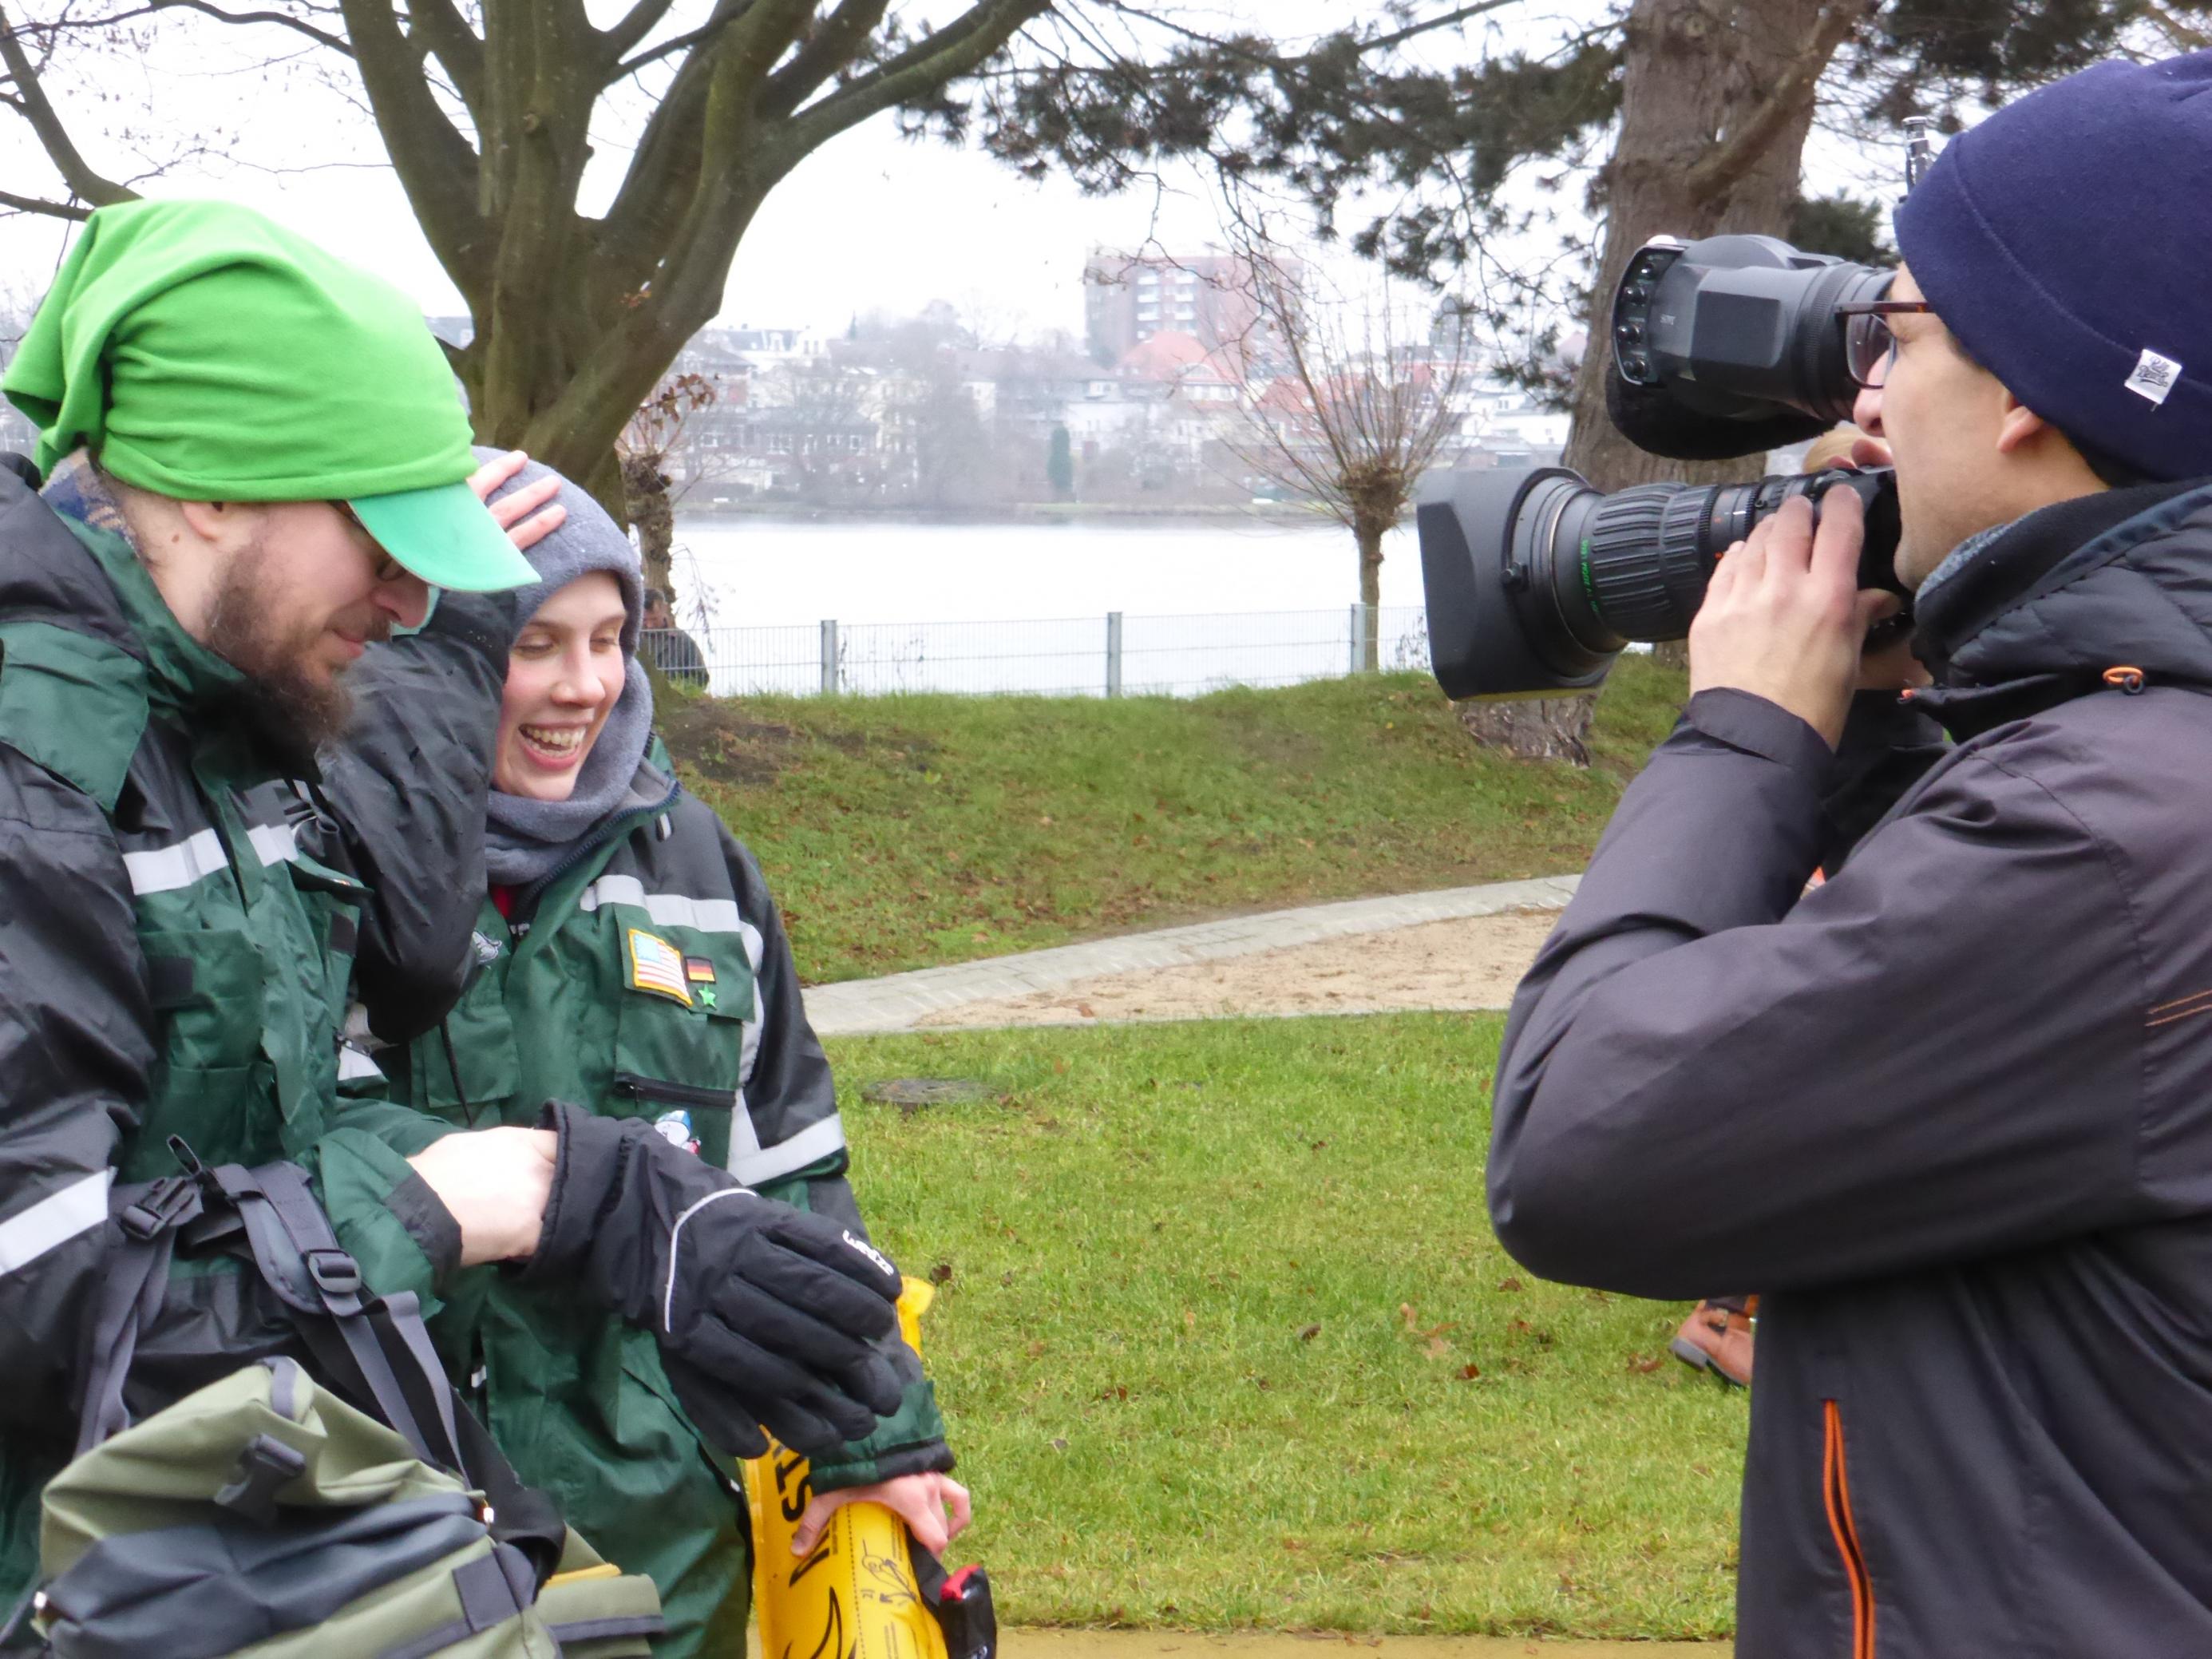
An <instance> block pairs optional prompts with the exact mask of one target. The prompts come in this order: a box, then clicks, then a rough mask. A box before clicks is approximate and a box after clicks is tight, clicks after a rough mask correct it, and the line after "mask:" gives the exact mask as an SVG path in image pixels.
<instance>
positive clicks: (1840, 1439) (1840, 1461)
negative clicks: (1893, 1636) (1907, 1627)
mask: <svg viewBox="0 0 2212 1659" xmlns="http://www.w3.org/2000/svg"><path fill="white" fill-rule="evenodd" d="M1822 1403H1823V1407H1824V1409H1825V1411H1826V1417H1827V1435H1826V1450H1825V1452H1824V1454H1823V1455H1822V1459H1821V1485H1822V1486H1823V1487H1824V1489H1825V1492H1826V1498H1827V1503H1828V1530H1829V1532H1830V1533H1832V1534H1834V1537H1835V1540H1836V1553H1837V1554H1838V1555H1839V1556H1841V1557H1842V1558H1843V1563H1844V1577H1846V1578H1848V1579H1850V1585H1851V1659H1874V1582H1873V1580H1872V1579H1870V1578H1869V1577H1868V1576H1867V1565H1866V1554H1865V1553H1864V1552H1863V1550H1861V1549H1860V1548H1859V1529H1858V1522H1857V1521H1856V1520H1854V1519H1853V1518H1852V1516H1851V1481H1850V1474H1849V1472H1848V1471H1847V1470H1846V1469H1845V1468H1844V1414H1843V1412H1842V1410H1841V1409H1840V1408H1839V1407H1838V1406H1837V1404H1836V1402H1835V1401H1832V1400H1830V1401H1824V1402H1822Z"/></svg>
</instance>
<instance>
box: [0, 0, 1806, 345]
mask: <svg viewBox="0 0 2212 1659" xmlns="http://www.w3.org/2000/svg"><path fill="white" fill-rule="evenodd" d="M1600 3H1601V0H1571V3H1570V5H1569V6H1568V7H1567V8H1565V9H1566V10H1570V11H1574V12H1589V11H1595V9H1597V7H1598V5H1599V4H1600ZM600 9H602V7H601V6H599V5H598V4H595V5H594V12H595V15H596V13H597V12H598V11H599V10H600ZM1344 11H1345V6H1344V0H1218V3H1216V4H1215V5H1214V6H1213V7H1212V8H1211V9H1203V10H1200V9H1192V10H1191V11H1189V12H1187V13H1186V14H1185V15H1191V16H1194V17H1198V18H1201V19H1204V20H1206V21H1212V22H1214V23H1217V24H1221V23H1233V22H1239V21H1242V22H1245V23H1247V24H1248V26H1251V27H1267V28H1270V29H1273V30H1276V31H1278V32H1283V31H1288V30H1292V29H1297V28H1302V27H1315V26H1317V25H1321V24H1323V23H1326V22H1327V21H1330V20H1333V19H1334V18H1337V17H1340V16H1341V15H1344ZM1504 15H1506V16H1508V17H1510V18H1513V19H1514V20H1515V21H1514V22H1513V24H1512V27H1513V28H1514V30H1515V31H1516V35H1517V36H1518V37H1519V38H1521V39H1524V40H1534V39H1535V38H1536V37H1537V36H1539V35H1545V36H1549V35H1553V34H1556V33H1557V32H1558V31H1559V29H1560V28H1561V27H1564V26H1565V24H1566V23H1567V22H1571V21H1575V20H1574V19H1572V18H1570V17H1565V16H1563V15H1562V10H1561V9H1560V8H1558V7H1554V6H1550V5H1544V4H1541V3H1539V4H1538V5H1535V6H1533V7H1531V8H1530V9H1528V10H1526V11H1523V10H1522V9H1515V10H1513V11H1510V12H1508V13H1506V14H1504ZM239 33H240V32H236V31H214V32H212V33H210V31H208V30H205V29H201V30H198V31H197V32H195V33H192V34H191V35H189V36H181V37H179V38H181V39H185V40H190V41H191V42H192V43H193V46H194V51H193V55H192V56H191V58H189V59H188V60H179V58H177V57H175V56H174V55H172V56H170V57H169V58H167V59H166V60H165V59H162V58H160V57H159V56H158V55H157V56H156V57H155V58H149V60H148V61H147V62H146V63H145V64H143V66H142V67H141V68H139V69H138V70H136V71H133V70H122V71H120V72H118V70H117V69H116V68H115V67H114V66H112V65H111V66H109V68H108V69H107V70H106V73H105V75H104V76H103V80H104V84H105V90H106V92H107V93H108V94H110V95H111V98H112V102H111V103H110V104H109V105H108V106H107V107H108V111H109V112H110V116H111V118H112V112H115V111H130V110H131V106H132V105H133V104H134V103H137V104H140V105H141V106H142V107H143V106H147V105H150V106H153V107H154V108H155V110H156V111H157V112H158V121H157V124H156V125H157V127H158V128H159V129H161V131H165V132H171V131H174V130H175V125H174V124H176V123H178V122H179V121H181V120H184V119H187V118H193V119H196V120H197V121H200V122H204V124H205V125H206V129H207V130H206V131H205V133H204V137H205V138H206V139H207V140H208V141H209V143H210V149H211V150H212V151H213V152H215V153H214V154H212V155H210V157H209V158H208V159H207V160H206V161H204V162H199V163H196V164H194V165H191V166H190V167H185V168H184V169H182V170H180V171H179V172H178V173H174V174H173V175H171V176H169V177H167V178H165V179H161V180H160V181H158V182H156V183H155V184H152V185H149V186H148V189H149V193H158V194H166V195H185V194H207V195H222V196H227V197H233V198H234V199H238V200H241V201H245V202H248V203H250V204H253V205H255V206H258V207H260V208H263V209H264V210H267V211H269V212H270V213H272V214H274V215H276V216H279V217H281V218H283V219H284V220H285V221H286V222H289V223H291V224H293V225H294V226H295V227H296V228H299V229H301V231H303V232H305V233H307V234H309V235H311V236H313V237H314V238H315V239H316V240H319V241H321V242H322V243H324V244H325V246H328V247H330V248H331V250H332V251H333V252H338V253H340V254H342V255H343V256H345V257H346V258H349V259H352V260H355V261H357V262H358V263H360V264H364V265H367V266H368V267H370V268H371V269H374V270H378V271H380V272H381V273H382V274H383V275H385V276H387V277H389V278H390V279H391V280H392V281H393V282H395V283H398V284H399V285H400V286H401V287H402V288H403V289H406V290H407V291H408V292H410V294H412V295H415V296H416V299H417V300H418V301H420V302H421V304H422V307H423V308H424V310H425V311H427V312H429V313H456V312H459V311H462V310H463V309H464V307H462V305H461V302H460V298H459V295H458V294H457V293H455V292H454V290H453V286H452V284H451V283H448V282H447V279H446V276H445V274H444V272H443V271H442V270H440V268H439V266H438V264H437V261H436V260H435V258H433V257H432V256H431V253H430V251H429V248H428V246H427V244H426V243H425V242H424V241H423V239H422V234H421V232H420V231H419V230H418V229H417V228H416V223H415V220H414V216H413V215H412V214H411V212H410V210H409V209H408V206H407V202H406V198H405V197H404V194H403V192H402V191H400V189H399V186H398V180H397V179H396V178H394V176H393V175H392V173H391V172H390V170H389V168H388V167H386V166H384V165H383V163H382V155H383V152H382V149H381V146H380V143H378V140H377V138H376V135H375V133H374V129H373V128H372V127H371V126H369V125H368V123H367V121H366V118H364V117H363V116H362V115H361V114H360V113H358V112H356V111H355V110H353V109H350V108H349V107H348V106H347V105H346V104H345V103H344V102H343V100H340V99H338V98H337V97H335V96H334V95H332V94H330V93H328V92H326V91H324V90H321V89H319V88H313V87H310V86H307V85H304V84H302V83H301V77H300V76H298V75H297V74H296V73H295V74H292V75H289V76H286V75H283V74H279V75H276V76H271V75H270V74H269V73H267V72H266V71H265V70H262V69H261V68H260V67H259V66H258V62H257V61H256V59H255V55H254V54H253V53H252V52H243V51H242V52H240V53H239V55H238V57H237V58H235V59H234V60H232V61H228V62H226V61H224V60H222V58H219V57H215V56H211V55H210V52H209V50H208V47H207V46H206V43H207V42H208V41H209V40H210V39H212V40H216V42H218V43H220V42H222V41H225V40H228V39H235V38H237V37H238V34H239ZM289 38H290V37H280V39H289ZM1498 40H1500V36H1499V34H1498V33H1497V32H1496V31H1495V30H1494V29H1492V30H1489V31H1488V32H1487V33H1484V32H1480V31H1477V32H1471V33H1469V34H1468V35H1467V36H1465V37H1461V38H1458V39H1456V40H1455V39H1450V38H1446V39H1443V40H1439V41H1438V43H1437V46H1436V47H1435V48H1434V49H1432V50H1431V53H1430V55H1431V57H1432V58H1436V57H1443V56H1450V57H1455V58H1471V57H1474V56H1475V55H1478V54H1479V53H1480V52H1482V51H1483V50H1484V47H1485V46H1486V45H1489V46H1495V45H1496V44H1497V43H1498ZM54 91H55V93H56V95H57V96H58V97H59V98H64V99H66V98H68V96H69V92H70V88H69V83H68V82H60V81H57V82H56V83H55V87H54ZM186 111H197V112H199V113H198V115H197V117H196V118H195V117H188V116H186V115H185V113H184V112H186ZM100 115H101V111H100V109H98V108H97V107H94V106H90V105H88V104H87V103H85V102H82V101H77V102H73V103H72V102H65V103H64V116H65V118H70V119H71V120H72V122H73V123H74V125H75V126H76V131H77V136H78V137H79V141H80V143H82V145H83V146H84V148H85V149H88V151H89V152H91V159H92V161H93V162H94V165H95V166H97V167H102V168H103V169H105V170H106V171H108V172H110V173H112V174H116V175H121V174H125V173H129V172H130V171H131V161H130V159H129V153H128V146H127V144H126V143H125V142H124V141H122V140H120V139H118V137H116V136H115V135H113V134H112V133H109V132H104V131H103V130H102V128H101V126H100ZM611 125H616V126H617V127H618V126H619V125H620V123H619V121H617V122H616V123H614V124H611ZM622 136H623V135H622V134H621V133H620V132H619V131H617V132H616V134H615V135H614V137H612V138H611V139H608V140H606V141H605V142H603V143H601V145H600V150H601V156H600V174H601V176H600V178H599V180H598V183H599V187H600V188H602V189H611V185H612V182H613V179H614V178H615V175H616V170H617V168H618V167H620V166H621V165H622V163H623V160H624V159H626V158H625V157H624V155H623V149H622V144H621V142H620V140H621V137H622ZM161 142H162V141H161V140H156V141H155V143H154V147H155V148H159V146H160V143H161ZM1818 148H1819V147H1818V146H1816V149H1818ZM235 157H246V158H251V159H252V160H253V161H263V162H266V161H273V160H275V159H276V158H279V157H282V158H284V159H285V160H287V161H299V160H301V159H324V158H337V157H346V158H354V159H353V160H352V161H351V163H350V164H349V165H343V166H339V167H329V168H325V169H323V170H318V171H313V172H308V173H295V174H290V175H278V174H272V173H268V172H265V171H260V170H257V169H256V168H255V167H252V166H250V165H249V166H241V165H239V164H238V163H237V162H236V161H234V160H233V159H230V158H235ZM0 167H6V168H7V172H8V181H9V185H10V186H11V187H16V188H30V187H31V181H32V180H33V179H46V178H48V177H50V176H51V171H50V169H48V168H46V167H44V165H43V163H42V160H41V158H40V157H39V155H38V154H37V152H36V150H35V149H34V148H33V147H32V146H31V144H30V141H29V140H28V138H27V135H26V134H25V133H24V132H23V131H21V123H20V122H16V121H14V120H12V119H10V120H9V121H7V122H6V123H4V125H0ZM1814 167H1815V171H1816V173H1817V172H1819V171H1821V170H1823V169H1821V168H1820V164H1819V162H1818V161H1817V159H1816V161H1815V163H1814ZM1826 170H1829V171H1832V170H1833V169H1832V168H1829V169H1826ZM1168 184H1169V186H1170V187H1169V189H1168V190H1167V191H1165V193H1161V192H1158V191H1150V190H1147V191H1142V192H1140V193H1137V194H1132V195H1125V196H1120V197H1108V198H1104V199H1099V198H1091V197H1084V196H1083V195H1082V194H1081V193H1080V192H1079V191H1077V190H1076V189H1075V188H1074V186H1073V185H1070V184H1068V183H1066V182H1065V181H1064V180H1060V179H1050V180H1048V181H1046V182H1044V183H1042V184H1031V183H1029V182H1027V181H1025V180H1024V179H1021V178H1020V177H1019V176H1018V175H1017V174H1016V173H1013V172H1012V170H1011V169H1009V168H1006V167H1002V166H1000V164H999V163H997V162H995V161H992V160H990V159H989V158H988V157H987V156H984V155H981V154H980V153H977V152H975V151H972V150H969V151H964V152H963V151H960V150H955V149H950V148H948V147H946V146H945V145H942V144H939V143H911V142H908V141H907V140H904V139H902V138H901V137H899V136H898V134H897V132H896V131H895V129H894V126H893V124H892V120H891V118H890V117H889V116H884V117H882V118H878V119H877V120H875V121H873V122H872V123H870V124H868V125H866V126H863V127H861V128H859V129H856V130H855V131H852V132H850V133H848V134H846V135H844V136H843V137H840V138H837V139H836V140H833V141H832V142H831V143H829V144H827V145H825V146H824V147H823V149H820V150H817V152H816V153H815V154H814V155H812V156H811V157H810V158H809V159H808V160H807V161H805V162H803V163H802V164H801V165H800V166H799V168H798V169H797V170H796V171H795V172H794V173H793V174H792V175H791V177H790V178H788V179H786V180H785V181H784V182H783V183H782V184H781V185H779V186H778V187H777V188H776V190H775V191H774V193H773V194H772V195H771V196H770V197H769V200H768V202H767V204H766V205H765V206H764V207H763V209H762V210H761V212H760V214H759V216H757V219H756V220H755V221H754V222H753V225H752V227H751V228H750V230H749V231H748V232H747V234H746V236H745V239H744V244H743V245H742V246H741V247H740V249H739V251H738V259H737V264H736V268H735V270H734V271H733V272H732V278H731V283H730V286H729V289H728V292H727V295H726V300H725V302H724V307H723V313H722V320H723V321H724V322H726V323H730V324H739V325H755V326H767V325H799V326H805V327H811V328H815V329H818V330H822V331H837V330H842V328H843V327H844V326H845V325H846V324H847V322H848V320H849V319H851V318H852V317H853V315H854V313H856V312H865V311H867V310H871V309H876V308H881V309H884V310H888V311H890V312H893V313H910V312H913V311H915V310H918V309H920V308H921V307H922V306H923V305H925V304H927V302H928V301H931V300H934V299H942V300H946V301H951V302H952V303H953V304H954V305H955V306H957V307H960V308H961V309H962V310H963V313H969V312H980V313H981V314H982V315H983V317H984V318H985V319H987V321H988V322H989V323H990V324H991V325H993V329H994V331H1008V330H1011V329H1014V328H1018V329H1019V330H1020V331H1023V332H1025V333H1032V334H1033V333H1036V332H1038V331H1044V330H1049V329H1053V328H1065V329H1066V330H1068V331H1071V332H1073V333H1078V334H1079V333H1080V331H1081V329H1082V325H1083V290H1082V270H1083V263H1084V257H1085V252H1086V251H1087V250H1088V249H1089V248H1090V247H1091V246H1094V245H1097V244H1105V245H1108V246H1133V245H1136V244H1138V243H1140V242H1142V241H1143V240H1146V238H1147V237H1148V236H1158V238H1159V239H1160V240H1162V241H1164V242H1165V243H1166V244H1167V245H1168V246H1170V247H1172V248H1174V249H1176V251H1179V252H1195V251H1202V250H1203V247H1204V246H1205V245H1206V242H1207V241H1208V240H1209V239H1211V238H1212V237H1214V236H1216V235H1217V234H1218V230H1217V221H1216V218H1215V216H1214V212H1213V210H1212V206H1211V205H1210V204H1209V203H1208V201H1207V200H1206V197H1205V193H1204V189H1203V185H1202V183H1201V181H1200V179H1198V178H1197V176H1196V175H1195V174H1194V173H1188V172H1185V173H1182V174H1181V175H1179V176H1173V177H1171V178H1170V180H1169V181H1168ZM40 187H43V186H40ZM586 205H587V207H589V206H591V205H592V204H588V203H587V204H586ZM0 223H4V225H5V227H6V228H5V230H4V232H0V276H6V277H8V278H9V279H11V280H12V282H13V283H14V284H15V286H16V287H17V288H18V289H24V290H27V292H29V293H31V294H33V295H35V294H36V293H38V292H40V291H42V290H43V289H44V286H45V283H46V278H47V277H48V276H50V274H51V272H52V269H53V265H54V262H55V259H56V258H57V256H58V252H59V249H60V247H61V238H62V235H63V232H62V231H61V230H60V229H59V228H58V227H57V226H55V225H54V224H53V223H52V222H49V221H37V220H28V219H24V218H15V219H12V220H8V221H4V222H0Z"/></svg>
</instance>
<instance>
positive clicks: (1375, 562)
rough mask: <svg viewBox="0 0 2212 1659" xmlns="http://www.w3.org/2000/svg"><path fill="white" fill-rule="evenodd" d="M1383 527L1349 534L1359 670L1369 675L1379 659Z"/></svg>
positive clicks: (1368, 526)
mask: <svg viewBox="0 0 2212 1659" xmlns="http://www.w3.org/2000/svg"><path fill="white" fill-rule="evenodd" d="M1387 528H1389V526H1385V525H1376V524H1363V525H1361V526H1358V528H1357V529H1355V530H1354V531H1353V532H1352V539H1353V541H1354V542H1356V543H1357V544H1358V548H1359V614H1360V634H1359V667H1360V671H1361V672H1362V673H1366V674H1371V673H1373V672H1374V671H1375V670H1376V667H1377V666H1378V665H1380V663H1381V662H1382V659H1383V653H1382V642H1383V619H1382V611H1383V532H1384V531H1385V530H1386V529H1387Z"/></svg>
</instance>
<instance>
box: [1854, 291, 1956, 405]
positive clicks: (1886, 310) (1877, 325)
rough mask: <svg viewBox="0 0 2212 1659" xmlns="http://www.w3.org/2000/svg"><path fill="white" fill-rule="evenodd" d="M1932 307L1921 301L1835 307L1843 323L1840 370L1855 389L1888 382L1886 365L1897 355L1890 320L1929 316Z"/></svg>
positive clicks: (1932, 309) (1933, 310)
mask: <svg viewBox="0 0 2212 1659" xmlns="http://www.w3.org/2000/svg"><path fill="white" fill-rule="evenodd" d="M1935 310H1936V307H1934V306H1931V305H1929V303H1928V301H1925V300H1854V301H1850V303H1849V304H1847V305H1840V306H1838V307H1836V315H1837V316H1838V317H1840V318H1842V319H1843V320H1844V368H1845V369H1847V370H1848V371H1849V372H1850V377H1851V379H1852V380H1854V381H1856V382H1857V384H1858V385H1860V386H1868V387H1874V386H1880V385H1881V383H1882V381H1883V380H1886V379H1887V378H1888V374H1889V361H1890V359H1891V358H1893V357H1894V356H1896V355H1897V336H1896V335H1895V334H1894V333H1893V332H1892V331H1891V329H1890V326H1889V319H1891V318H1893V317H1905V316H1914V315H1931V316H1932V315H1933V314H1934V313H1935Z"/></svg>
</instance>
